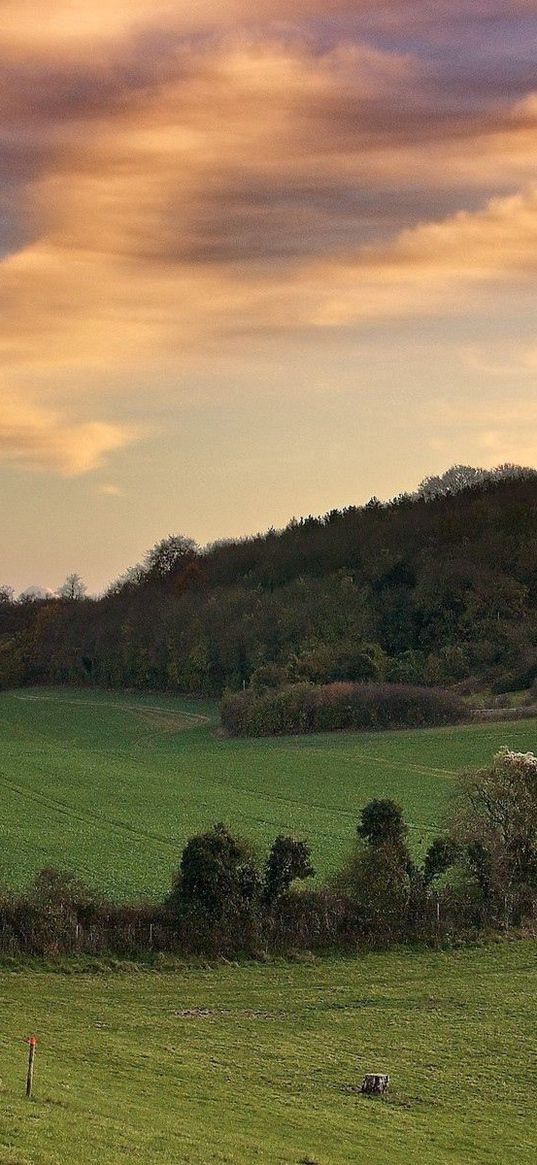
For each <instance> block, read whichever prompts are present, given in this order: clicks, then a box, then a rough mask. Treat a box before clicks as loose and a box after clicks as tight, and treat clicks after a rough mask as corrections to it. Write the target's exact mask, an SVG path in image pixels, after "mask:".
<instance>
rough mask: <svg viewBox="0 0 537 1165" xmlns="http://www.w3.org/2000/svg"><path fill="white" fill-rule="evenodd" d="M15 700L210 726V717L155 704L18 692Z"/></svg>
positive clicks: (15, 694)
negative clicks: (155, 715) (151, 714)
mask: <svg viewBox="0 0 537 1165" xmlns="http://www.w3.org/2000/svg"><path fill="white" fill-rule="evenodd" d="M13 695H14V696H15V699H16V700H23V701H25V702H26V703H31V702H35V703H37V704H39V703H44V702H45V701H48V702H50V703H53V704H71V705H72V704H74V705H78V706H80V707H84V708H117V709H118V710H119V711H124V712H136V713H137V714H138V715H139V716H143V715H144V713H146V712H156V713H159V714H160V715H161V716H166V717H169V719H170V720H171V719H173V718H174V717H176V718H178V719H183V718H184V719H187V720H195V721H197V722H198V723H199V724H210V723H211V718H210V716H204V715H202V713H201V712H186V711H184V709H183V708H177V709H174V708H162V707H158V706H157V705H155V704H122V703H120V702H119V701H118V700H66V699H64V697H63V696H34V695H28V696H22V695H20V694H19V693H18V692H14V693H13Z"/></svg>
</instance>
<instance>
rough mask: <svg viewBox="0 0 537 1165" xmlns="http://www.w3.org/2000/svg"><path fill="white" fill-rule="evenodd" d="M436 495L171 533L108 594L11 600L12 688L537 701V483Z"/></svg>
mask: <svg viewBox="0 0 537 1165" xmlns="http://www.w3.org/2000/svg"><path fill="white" fill-rule="evenodd" d="M476 472H477V471H476ZM459 485H460V483H459ZM463 485H464V477H463ZM431 491H432V492H431ZM431 491H428V490H427V489H425V490H424V491H422V492H421V493H420V494H419V495H418V496H416V495H401V496H400V497H397V498H395V499H393V500H392V501H391V502H389V503H381V502H378V501H377V500H376V499H372V500H371V502H370V503H368V504H367V505H366V506H362V507H355V506H351V507H349V508H347V509H343V510H332V511H330V512H329V513H327V514H325V515H324V516H323V517H319V518H314V517H307V518H303V519H300V520H299V521H295V520H294V521H292V522H291V523H290V524H289V525H288V526H287V527H286V528H285V529H284V530H281V531H275V530H269V531H268V532H267V533H265V534H262V535H258V536H256V537H253V538H244V539H241V540H238V541H230V542H224V543H219V544H215V545H213V546H212V547H208V548H205V549H204V550H203V551H202V550H200V549H199V547H197V546H196V544H195V543H194V542H193V541H192V540H191V539H189V538H187V537H184V536H182V535H177V536H172V537H170V538H166V539H164V540H163V541H161V542H160V543H158V544H157V545H156V546H155V547H154V548H153V549H152V550H151V551H150V552H149V553H148V555H147V556H146V558H145V560H144V562H143V563H142V564H140V565H139V566H136V567H134V568H132V569H131V570H129V571H127V572H126V574H125V575H124V576H123V577H122V578H120V579H118V580H117V581H116V582H115V583H114V584H113V585H112V586H111V587H110V588H109V589H108V591H107V592H106V593H105V594H104V595H102V596H101V597H99V598H88V597H84V594H83V587H82V584H81V583H80V580H78V576H72V577H71V578H70V580H67V583H66V585H65V586H64V587H63V588H61V593H60V594H58V595H57V596H55V597H45V598H39V597H37V598H36V597H35V596H34V597H32V596H26V597H24V596H23V598H22V599H20V600H15V599H14V598H13V595H12V594H10V592H9V589H8V588H0V687H9V686H15V685H17V684H35V683H54V684H96V685H100V686H104V687H111V688H114V687H117V688H133V689H136V688H138V689H148V688H152V689H157V688H158V689H161V690H168V691H172V692H173V691H176V692H192V693H203V694H207V695H220V694H222V692H224V691H225V690H230V691H237V690H241V689H242V688H244V687H247V688H249V687H251V688H252V689H255V688H258V689H259V688H278V687H285V686H288V685H294V684H297V683H299V684H300V683H309V684H332V683H338V682H372V683H383V682H388V683H396V684H399V683H403V684H414V685H422V686H423V685H425V686H432V687H434V686H446V685H447V686H450V685H457V686H458V687H459V689H460V690H461V691H471V690H473V689H474V688H476V687H477V688H479V687H480V686H481V687H482V686H483V685H487V686H489V687H492V689H493V690H494V691H496V692H505V691H508V690H510V689H515V688H528V689H529V688H530V687H531V685H532V683H533V682H534V681H535V680H536V679H537V602H536V600H537V537H536V535H537V474H535V473H531V472H529V471H527V472H525V473H523V472H522V471H520V473H519V474H518V476H504V477H500V478H499V479H498V480H497V479H485V480H483V479H482V478H479V479H478V480H476V481H474V482H473V483H472V482H470V484H466V486H465V488H459V487H457V488H454V487H453V488H451V489H447V487H446V489H444V492H442V490H441V489H440V487H439V486H438V485H437V486H436V487H434V485H433V487H431Z"/></svg>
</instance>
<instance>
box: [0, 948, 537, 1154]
mask: <svg viewBox="0 0 537 1165" xmlns="http://www.w3.org/2000/svg"><path fill="white" fill-rule="evenodd" d="M536 993H537V953H536V949H535V944H534V943H533V942H530V941H526V942H519V943H513V944H508V943H503V944H499V945H497V946H493V947H484V948H481V949H475V950H464V951H453V952H451V953H443V952H428V953H424V954H420V953H417V952H404V953H401V952H399V951H392V952H390V953H388V954H383V955H367V956H365V957H363V958H360V959H357V960H352V959H343V958H342V959H323V960H319V961H317V962H312V963H311V964H274V965H251V964H244V965H241V966H229V965H228V966H220V967H215V968H213V969H190V970H189V969H184V970H176V971H175V972H173V973H162V972H161V973H156V972H143V971H139V972H138V973H135V972H131V973H130V974H129V973H127V974H125V973H121V972H116V973H115V974H114V973H108V974H95V975H87V974H84V975H80V974H77V975H71V976H65V975H60V974H57V973H56V974H54V973H46V972H30V971H24V972H22V973H19V974H17V973H12V974H7V973H5V972H3V973H1V974H0V999H1V1003H2V1026H1V1035H0V1078H1V1081H2V1084H1V1090H0V1162H1V1165H90V1163H92V1165H93V1163H95V1165H97V1163H99V1165H118V1163H119V1162H124V1161H129V1160H130V1161H139V1162H141V1163H143V1165H176V1163H177V1165H179V1163H180V1165H211V1163H213V1162H215V1163H219V1165H252V1163H257V1165H293V1163H296V1165H298V1162H304V1161H309V1162H318V1163H319V1165H351V1163H352V1165H357V1163H358V1165H362V1163H363V1165H369V1163H372V1165H411V1163H412V1165H413V1163H414V1162H416V1163H419V1165H444V1163H445V1165H450V1163H456V1165H508V1163H510V1162H517V1165H533V1162H534V1161H535V1147H536V1144H537V1054H536V1050H535V1022H534V1005H535V1004H534V1001H535V996H536ZM33 1030H35V1031H36V1033H37V1035H38V1037H39V1040H40V1042H39V1046H38V1054H37V1065H36V1076H35V1091H34V1100H33V1101H32V1102H27V1101H26V1100H25V1099H24V1095H23V1090H24V1077H25V1061H26V1048H25V1045H24V1042H23V1037H24V1036H26V1035H27V1034H29V1033H30V1032H31V1031H33ZM367 1070H373V1071H375V1070H376V1071H382V1070H385V1071H389V1072H390V1074H391V1079H392V1087H391V1090H390V1093H389V1094H388V1096H387V1097H386V1098H382V1099H365V1098H362V1097H360V1096H359V1095H358V1094H357V1092H356V1086H357V1085H358V1084H359V1082H360V1081H361V1078H362V1075H363V1074H364V1073H365V1071H367Z"/></svg>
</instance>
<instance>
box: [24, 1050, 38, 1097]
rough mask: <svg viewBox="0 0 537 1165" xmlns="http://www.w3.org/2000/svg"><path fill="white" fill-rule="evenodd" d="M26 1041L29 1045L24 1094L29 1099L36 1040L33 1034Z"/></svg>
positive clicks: (32, 1080)
mask: <svg viewBox="0 0 537 1165" xmlns="http://www.w3.org/2000/svg"><path fill="white" fill-rule="evenodd" d="M27 1043H28V1045H29V1047H28V1071H27V1073H26V1096H27V1098H28V1100H30V1098H31V1095H32V1086H33V1082H34V1063H35V1049H36V1046H37V1040H36V1038H35V1036H30V1039H29V1040H28V1041H27Z"/></svg>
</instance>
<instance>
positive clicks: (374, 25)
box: [0, 0, 537, 593]
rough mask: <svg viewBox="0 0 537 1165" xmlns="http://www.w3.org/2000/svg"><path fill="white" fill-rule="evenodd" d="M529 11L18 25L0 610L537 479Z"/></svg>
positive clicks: (3, 259) (205, 4)
mask: <svg viewBox="0 0 537 1165" xmlns="http://www.w3.org/2000/svg"><path fill="white" fill-rule="evenodd" d="M505 7H506V6H505V4H503V3H500V0H479V3H477V4H476V3H475V0H452V2H451V3H447V2H444V0H442V2H441V3H440V4H439V5H435V6H434V11H432V9H431V6H430V5H428V4H426V3H425V0H381V2H380V3H378V4H377V5H375V6H371V5H368V4H366V3H365V0H354V2H352V3H351V2H349V0H347V2H346V3H345V2H344V0H343V2H342V0H336V2H335V3H333V4H332V5H331V6H330V13H329V14H328V12H327V8H328V6H327V5H325V4H322V3H321V0H300V2H299V3H298V4H297V5H296V6H295V10H294V14H293V17H292V19H291V18H290V17H289V14H288V12H287V9H286V7H284V5H283V4H282V3H281V0H264V2H263V3H262V4H261V5H260V6H258V8H257V12H258V16H257V18H255V19H252V16H251V11H250V7H249V6H247V5H246V4H245V3H244V0H228V2H227V3H225V2H224V3H223V4H220V5H214V4H213V3H211V0H202V2H201V3H200V4H199V5H197V6H196V10H195V12H193V11H191V6H189V5H186V4H184V3H183V2H182V0H174V2H173V3H172V2H171V0H153V2H152V3H150V2H149V0H130V2H127V0H107V3H104V0H87V3H85V4H83V5H82V4H80V3H68V2H67V0H47V4H46V6H44V11H43V13H42V14H41V16H40V19H38V20H36V12H35V4H33V3H30V0H0V15H1V16H2V20H1V21H0V69H1V70H2V79H3V81H4V90H5V94H6V100H5V102H4V105H3V109H2V112H1V113H0V135H1V141H2V146H3V149H2V159H3V161H2V164H1V169H0V294H1V299H2V316H1V321H0V346H1V350H2V370H1V373H0V403H1V411H0V480H1V484H2V498H3V505H4V547H3V556H2V568H1V577H0V582H2V583H3V582H5V583H9V584H11V585H13V586H14V587H15V589H16V590H17V591H22V590H24V589H26V588H28V587H30V586H39V585H42V586H44V587H48V586H50V587H52V588H53V589H55V588H56V587H57V586H58V585H60V584H61V582H62V581H63V579H64V578H65V577H66V575H67V574H69V573H71V572H72V571H76V572H78V573H80V575H81V576H82V577H83V578H84V580H85V581H86V583H87V586H88V590H89V591H91V592H93V593H98V592H100V591H102V589H103V588H104V587H105V586H106V585H107V584H108V583H109V582H110V581H111V580H113V579H114V578H116V577H117V576H118V575H119V574H121V573H122V571H124V570H125V569H126V566H127V567H128V566H129V565H132V564H133V563H136V562H138V561H139V560H140V558H141V557H142V556H143V554H144V553H145V552H146V551H147V549H148V547H150V546H151V545H154V544H155V542H157V541H159V540H160V539H161V538H164V537H166V536H167V535H168V534H169V533H170V531H176V530H180V531H181V532H184V533H185V534H190V535H191V536H193V537H194V538H195V539H196V541H197V542H199V543H200V544H207V543H210V542H212V541H214V540H216V539H220V538H225V539H228V538H229V539H235V538H240V537H248V536H250V535H249V533H248V532H252V534H253V533H254V532H258V531H260V530H263V529H266V528H269V527H270V526H271V525H274V526H276V527H278V528H282V527H284V526H285V524H286V523H287V522H288V521H289V520H290V516H291V515H293V514H294V515H306V514H322V513H325V512H327V511H329V510H331V509H336V508H340V507H341V506H342V505H345V504H356V505H360V504H364V503H365V502H366V501H367V499H368V498H370V497H371V496H372V495H376V496H378V497H383V498H390V497H393V496H394V495H396V494H397V493H398V492H404V491H410V490H413V489H415V488H416V486H417V483H418V482H420V481H422V480H423V479H424V478H425V477H427V476H429V475H431V474H436V473H440V472H442V470H443V469H445V467H446V466H447V465H453V464H455V463H463V464H469V465H482V466H484V467H485V468H491V467H493V466H495V465H498V464H501V463H504V462H512V463H518V464H529V465H532V464H537V438H536V436H535V432H536V425H535V422H536V421H537V401H536V399H535V387H534V379H535V372H536V370H537V345H536V342H535V334H534V333H535V291H534V273H535V265H536V259H537V161H536V158H537V151H536V148H535V147H536V145H537V82H536V81H535V67H534V61H533V55H534V54H533V50H532V46H533V44H534V43H535V34H536V33H537V5H536V4H535V2H534V0H513V2H512V4H511V5H510V6H509V12H506V11H505ZM36 576H38V577H37V578H36ZM42 580H46V581H42Z"/></svg>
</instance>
